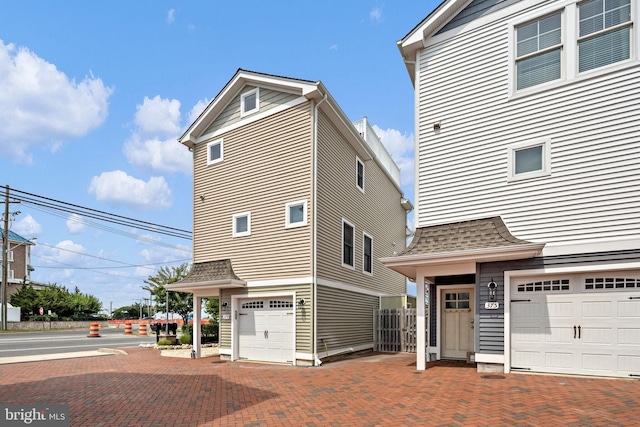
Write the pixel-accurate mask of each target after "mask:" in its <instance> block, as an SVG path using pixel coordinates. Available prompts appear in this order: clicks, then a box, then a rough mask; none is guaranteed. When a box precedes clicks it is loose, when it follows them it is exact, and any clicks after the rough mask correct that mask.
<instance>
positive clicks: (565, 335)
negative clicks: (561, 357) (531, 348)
mask: <svg viewBox="0 0 640 427" xmlns="http://www.w3.org/2000/svg"><path fill="white" fill-rule="evenodd" d="M545 338H546V340H545V342H547V343H549V344H571V341H572V338H573V331H572V328H571V327H570V326H566V327H558V328H546V335H545Z"/></svg>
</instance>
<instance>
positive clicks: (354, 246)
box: [340, 218, 356, 270]
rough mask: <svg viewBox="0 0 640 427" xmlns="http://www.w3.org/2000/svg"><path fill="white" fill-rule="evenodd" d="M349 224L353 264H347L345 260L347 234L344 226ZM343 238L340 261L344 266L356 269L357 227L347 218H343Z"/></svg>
mask: <svg viewBox="0 0 640 427" xmlns="http://www.w3.org/2000/svg"><path fill="white" fill-rule="evenodd" d="M345 224H346V225H348V226H349V227H351V234H352V235H351V262H352V264H345V262H344V247H345V239H344V237H345V234H344V226H345ZM341 233H342V240H341V250H340V255H341V258H340V263H341V264H342V266H343V267H345V268H348V269H351V270H355V265H356V227H355V226H354V225H353V224H352V223H351V222H349V221H347V220H346V219H344V218H342V232H341Z"/></svg>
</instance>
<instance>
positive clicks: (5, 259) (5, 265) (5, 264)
mask: <svg viewBox="0 0 640 427" xmlns="http://www.w3.org/2000/svg"><path fill="white" fill-rule="evenodd" d="M3 219H4V224H3V226H2V330H3V331H6V330H7V307H8V305H7V282H8V278H9V186H8V185H7V186H6V194H5V199H4V216H3Z"/></svg>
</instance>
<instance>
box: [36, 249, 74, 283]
mask: <svg viewBox="0 0 640 427" xmlns="http://www.w3.org/2000/svg"><path fill="white" fill-rule="evenodd" d="M86 253H87V250H86V249H85V248H84V246H82V245H80V244H78V243H75V242H73V241H72V240H63V241H61V242H60V243H58V244H56V245H55V246H51V245H46V246H45V245H36V247H35V249H34V256H35V257H36V258H37V260H38V262H42V263H43V264H45V265H47V266H50V267H55V268H56V270H55V271H52V272H51V273H48V274H47V281H48V282H49V283H54V282H58V281H60V280H62V279H68V278H69V277H72V276H74V274H75V272H76V271H75V269H74V268H73V267H83V266H85V265H86V263H87V257H86V256H84V254H86ZM65 267H68V268H65ZM58 269H59V270H58Z"/></svg>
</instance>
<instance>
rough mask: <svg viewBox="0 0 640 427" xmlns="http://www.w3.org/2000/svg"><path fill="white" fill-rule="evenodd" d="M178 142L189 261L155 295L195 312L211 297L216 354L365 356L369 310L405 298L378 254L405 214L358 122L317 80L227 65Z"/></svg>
mask: <svg viewBox="0 0 640 427" xmlns="http://www.w3.org/2000/svg"><path fill="white" fill-rule="evenodd" d="M179 141H180V143H182V144H184V145H185V146H186V147H188V149H189V150H191V151H192V152H193V161H194V187H193V198H194V200H193V209H194V212H193V214H194V219H193V220H194V224H193V226H194V239H193V251H194V259H193V266H192V269H191V272H190V274H189V276H187V277H186V278H185V279H184V280H182V281H181V282H178V283H176V284H173V285H170V286H169V289H171V290H175V291H187V292H192V293H193V294H194V296H195V298H194V300H195V305H194V306H195V307H196V309H194V312H195V314H196V316H198V315H199V309H197V307H199V306H200V301H201V298H202V297H215V298H219V300H220V307H221V312H220V314H221V316H220V354H221V355H222V357H224V358H226V359H229V360H239V359H248V360H260V361H270V362H283V363H290V364H295V365H316V364H318V363H319V362H320V360H321V359H322V358H324V357H327V356H331V355H335V354H338V353H344V352H352V351H358V350H362V349H369V348H372V345H373V316H372V315H373V310H374V309H375V308H378V307H380V306H381V305H382V304H383V303H384V304H386V303H388V302H389V301H393V302H395V305H396V306H397V307H399V306H402V305H406V303H407V296H406V294H405V292H406V278H405V277H404V276H403V275H402V274H399V273H397V272H394V271H392V270H389V269H387V268H384V267H383V266H382V264H381V263H380V262H379V261H378V259H379V258H381V257H388V256H392V255H393V254H397V253H400V252H402V251H403V250H404V248H405V239H406V214H407V212H408V211H409V210H410V209H412V206H411V203H410V202H409V201H408V200H406V199H404V198H403V194H402V191H401V189H400V173H399V169H398V167H397V166H396V164H395V163H394V162H393V160H392V159H391V157H390V156H389V154H388V153H387V151H386V150H385V148H384V146H383V145H382V143H381V142H380V140H379V139H378V137H377V136H376V135H375V133H374V132H373V129H372V128H371V126H370V125H369V123H368V122H367V120H366V119H364V120H362V121H360V122H357V123H356V124H355V125H354V124H352V123H351V121H349V120H348V118H347V117H346V115H345V114H344V112H343V111H342V110H341V109H340V107H339V106H338V104H337V103H336V101H335V100H334V99H333V97H332V96H331V94H330V93H329V92H328V90H327V89H326V88H325V87H324V85H323V84H322V83H321V82H312V81H308V80H300V79H293V78H286V77H279V76H274V75H268V74H262V73H256V72H251V71H245V70H238V72H237V73H236V74H235V75H234V76H233V77H232V79H231V80H230V81H229V82H228V83H227V85H226V86H225V87H224V88H223V89H222V91H221V92H220V93H219V94H218V95H217V96H216V97H215V99H214V100H213V101H212V102H211V103H210V104H209V106H208V107H207V108H206V109H205V111H204V112H203V113H202V114H201V115H200V117H198V119H197V120H196V121H195V122H194V123H193V124H192V125H191V126H190V127H189V128H188V129H187V131H186V132H185V134H184V135H183V136H182V137H181V138H180V139H179ZM185 149H186V148H185ZM196 322H197V319H196ZM194 339H195V342H196V343H198V342H199V340H198V339H197V337H194ZM197 351H199V348H198V347H197Z"/></svg>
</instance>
